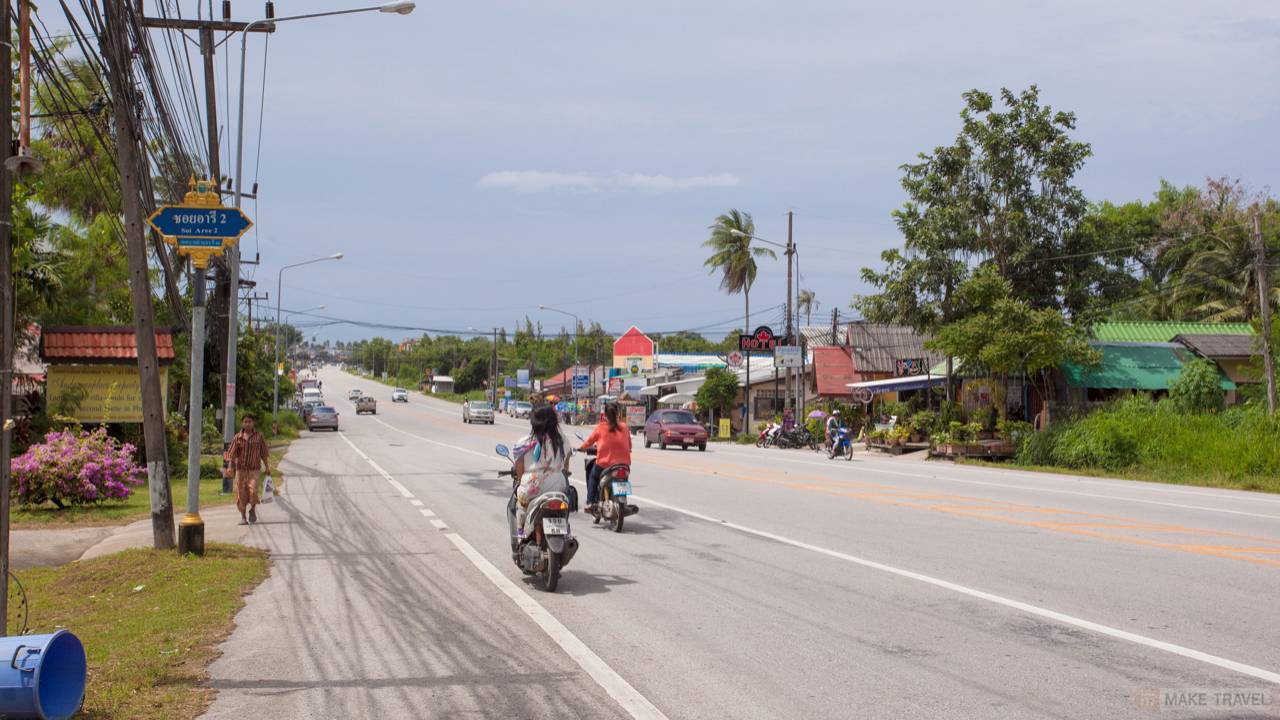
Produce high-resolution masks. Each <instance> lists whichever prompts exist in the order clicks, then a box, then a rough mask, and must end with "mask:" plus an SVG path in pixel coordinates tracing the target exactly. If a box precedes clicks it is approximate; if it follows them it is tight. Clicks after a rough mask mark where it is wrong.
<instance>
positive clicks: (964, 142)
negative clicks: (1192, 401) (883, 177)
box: [854, 85, 1092, 331]
mask: <svg viewBox="0 0 1280 720" xmlns="http://www.w3.org/2000/svg"><path fill="white" fill-rule="evenodd" d="M964 99H965V107H964V109H963V110H962V111H961V113H960V117H961V121H962V127H961V131H960V133H959V135H958V136H957V137H956V140H955V143H954V144H953V145H951V146H947V147H938V148H935V149H934V151H933V152H932V153H924V154H921V155H920V158H919V159H920V162H918V163H915V164H907V165H903V166H902V171H903V178H902V187H903V189H904V190H906V192H907V196H908V199H907V202H906V203H905V204H904V205H903V207H902V208H900V209H898V210H896V211H895V212H894V219H895V221H896V222H897V225H898V228H899V230H900V231H901V232H902V234H903V239H904V243H903V245H904V247H903V250H901V251H899V250H896V249H892V250H887V251H885V252H884V253H883V254H882V256H881V257H882V259H883V260H884V262H885V266H886V268H885V270H884V271H883V272H877V271H875V270H872V269H869V268H868V269H864V270H863V272H862V276H863V279H864V280H866V281H867V282H868V283H870V284H871V285H873V286H875V287H876V288H877V289H878V292H877V293H874V294H871V295H866V296H861V297H857V298H855V301H854V307H856V308H857V309H859V310H860V311H861V312H862V313H863V315H864V316H865V317H866V318H867V319H868V320H871V321H872V322H898V323H903V324H907V325H911V326H912V327H915V328H916V329H917V330H921V331H930V330H933V329H935V328H937V327H939V326H941V325H944V324H946V323H949V322H951V321H952V320H954V319H956V318H957V317H959V316H958V315H956V313H955V310H954V307H953V303H952V294H953V293H954V292H955V290H956V289H957V288H958V287H959V286H960V285H961V284H962V283H963V282H964V281H965V280H966V279H968V277H969V275H970V274H971V272H972V268H973V267H975V266H976V265H979V264H984V263H990V264H991V265H993V266H994V267H995V268H996V269H997V270H998V272H999V274H1000V276H1001V277H1003V278H1005V279H1006V280H1008V282H1009V287H1010V292H1011V293H1012V294H1013V296H1014V297H1017V298H1020V299H1022V300H1024V301H1025V302H1027V303H1029V304H1030V305H1031V306H1032V307H1036V308H1042V307H1048V308H1063V309H1066V310H1068V311H1069V312H1071V313H1072V314H1073V315H1074V314H1076V313H1078V312H1080V311H1083V310H1084V307H1083V305H1084V302H1085V299H1086V298H1087V297H1089V294H1088V293H1087V292H1085V291H1083V290H1082V289H1081V288H1080V287H1079V286H1080V285H1081V284H1083V283H1087V282H1090V281H1091V280H1092V278H1091V277H1090V276H1088V275H1084V276H1081V275H1080V274H1078V273H1063V272H1060V268H1059V266H1058V265H1057V264H1056V263H1057V261H1058V260H1059V258H1060V257H1062V256H1065V255H1073V256H1074V255H1081V256H1083V257H1084V258H1085V259H1087V257H1088V254H1089V253H1090V252H1091V251H1092V248H1091V247H1088V246H1087V241H1088V240H1089V239H1090V236H1088V235H1084V234H1080V233H1077V232H1075V229H1076V226H1077V225H1078V223H1079V222H1080V220H1081V218H1082V217H1083V216H1084V215H1085V212H1086V210H1087V209H1088V204H1087V203H1086V201H1085V198H1084V194H1083V193H1082V192H1081V191H1080V190H1079V189H1078V188H1077V187H1075V186H1074V185H1073V184H1072V178H1073V177H1074V175H1075V173H1076V172H1077V171H1078V170H1079V169H1080V167H1081V166H1082V165H1083V164H1084V161H1085V159H1086V158H1087V157H1088V156H1089V154H1090V152H1091V151H1090V148H1089V145H1088V144H1086V143H1082V142H1077V141H1075V140H1072V139H1071V137H1070V134H1069V132H1070V131H1072V130H1074V129H1075V116H1074V115H1073V114H1072V113H1067V112H1056V111H1054V110H1053V109H1052V108H1051V107H1049V106H1042V105H1041V104H1040V100H1039V91H1038V89H1037V88H1036V87H1035V86H1034V85H1033V86H1032V87H1031V88H1029V89H1028V90H1025V91H1023V92H1022V93H1019V94H1014V93H1013V92H1011V91H1010V90H1007V89H1005V90H1002V91H1001V93H1000V101H1001V103H1002V104H1003V106H1004V110H1003V111H999V110H997V109H996V107H995V105H996V101H995V99H994V98H993V97H992V96H991V95H989V94H987V93H984V92H981V91H978V90H971V91H969V92H967V93H965V95H964Z"/></svg>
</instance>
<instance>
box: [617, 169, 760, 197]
mask: <svg viewBox="0 0 1280 720" xmlns="http://www.w3.org/2000/svg"><path fill="white" fill-rule="evenodd" d="M617 183H618V184H619V185H622V186H624V187H631V188H636V189H637V190H646V191H649V192H669V191H671V190H694V189H697V188H716V187H737V186H739V185H741V184H742V180H741V178H739V177H738V176H737V175H734V174H732V173H720V174H718V175H693V176H691V177H683V178H673V177H668V176H666V175H641V174H639V173H628V174H621V175H618V178H617Z"/></svg>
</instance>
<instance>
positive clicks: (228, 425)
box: [219, 2, 416, 448]
mask: <svg viewBox="0 0 1280 720" xmlns="http://www.w3.org/2000/svg"><path fill="white" fill-rule="evenodd" d="M414 7H416V4H415V3H412V2H392V3H386V4H383V5H374V6H372V7H362V8H355V9H352V10H333V11H329V12H320V13H308V14H306V15H290V16H288V17H282V18H262V19H260V20H254V21H253V22H251V23H249V24H248V25H245V26H244V29H243V30H241V33H240V110H239V118H240V120H239V122H237V123H236V193H235V203H236V207H237V208H238V207H240V203H241V198H242V193H243V187H242V186H243V184H244V182H243V179H244V75H245V57H246V55H247V52H248V42H249V31H250V30H252V29H253V28H255V27H258V26H261V25H273V24H275V23H281V22H288V21H290V20H305V19H307V18H320V17H329V16H331V15H351V14H353V13H361V12H372V11H375V10H376V11H378V12H381V13H390V14H394V15H408V14H409V13H411V12H413V9H414ZM219 182H221V180H219ZM338 257H342V256H341V255H339V256H338ZM335 259H336V258H335ZM227 272H228V274H229V275H230V276H231V287H232V291H231V292H232V293H233V295H232V298H233V299H234V298H235V295H234V293H236V292H237V290H236V288H238V287H239V286H240V284H239V283H240V248H239V246H232V247H231V249H230V250H228V251H227ZM279 307H280V297H279V296H278V295H277V296H276V308H277V312H276V336H277V342H276V355H277V356H276V363H277V364H279V362H280V358H279V351H280V343H279V330H280V327H279V326H280V313H279ZM238 311H239V307H238V303H235V302H232V303H230V307H229V308H228V312H227V389H228V390H229V391H230V392H228V393H227V396H228V397H227V399H226V412H225V414H226V417H224V418H223V428H222V444H223V445H222V446H223V447H224V448H227V447H230V446H231V438H232V437H233V436H234V435H235V432H236V397H235V391H234V390H235V384H236V342H237V340H236V336H237V335H238V334H239V332H240V318H239V317H238V315H239V312H238ZM278 384H279V383H278V381H277V388H276V393H275V394H276V399H275V401H274V402H273V403H272V413H273V414H274V413H275V412H277V411H278V410H279V407H278V405H279V394H280V389H279V387H278Z"/></svg>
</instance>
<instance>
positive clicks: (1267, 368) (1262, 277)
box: [1253, 208, 1276, 415]
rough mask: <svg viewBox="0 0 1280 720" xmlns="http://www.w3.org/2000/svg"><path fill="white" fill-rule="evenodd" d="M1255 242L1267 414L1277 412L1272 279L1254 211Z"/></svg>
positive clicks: (1260, 221)
mask: <svg viewBox="0 0 1280 720" xmlns="http://www.w3.org/2000/svg"><path fill="white" fill-rule="evenodd" d="M1253 244H1254V249H1255V250H1256V251H1257V253H1258V259H1257V266H1256V267H1257V273H1258V311H1259V312H1260V313H1261V314H1262V367H1263V369H1264V372H1266V374H1267V414H1268V415H1275V414H1276V363H1275V356H1273V355H1272V354H1271V281H1270V277H1269V276H1268V274H1267V246H1266V243H1264V242H1263V241H1262V214H1261V213H1259V212H1258V210H1257V209H1256V208H1255V209H1254V211H1253Z"/></svg>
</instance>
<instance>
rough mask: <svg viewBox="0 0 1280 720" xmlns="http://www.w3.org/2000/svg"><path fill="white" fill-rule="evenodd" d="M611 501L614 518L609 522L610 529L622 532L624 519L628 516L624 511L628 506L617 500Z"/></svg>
mask: <svg viewBox="0 0 1280 720" xmlns="http://www.w3.org/2000/svg"><path fill="white" fill-rule="evenodd" d="M609 502H611V503H613V519H612V520H611V521H610V523H609V529H610V530H612V531H614V532H616V533H620V532H622V520H623V518H625V517H626V513H625V512H624V509H625V507H626V506H625V505H623V504H622V503H620V502H618V501H616V500H610V501H609Z"/></svg>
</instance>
